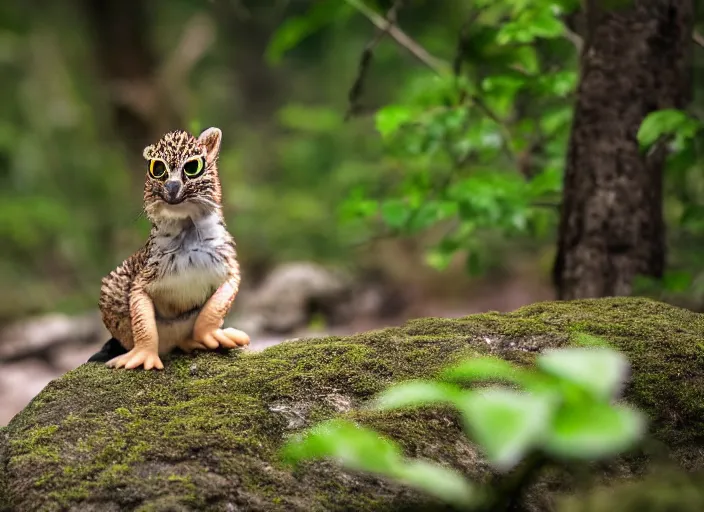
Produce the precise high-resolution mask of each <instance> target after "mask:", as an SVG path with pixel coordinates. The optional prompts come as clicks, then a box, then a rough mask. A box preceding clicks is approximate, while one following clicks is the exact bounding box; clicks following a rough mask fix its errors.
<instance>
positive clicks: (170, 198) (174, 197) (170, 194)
mask: <svg viewBox="0 0 704 512" xmlns="http://www.w3.org/2000/svg"><path fill="white" fill-rule="evenodd" d="M164 191H165V192H166V201H167V202H168V203H171V204H174V203H177V202H178V194H179V192H181V182H180V181H178V180H168V181H167V182H166V183H164Z"/></svg>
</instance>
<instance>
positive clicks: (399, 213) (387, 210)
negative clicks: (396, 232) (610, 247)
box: [381, 199, 410, 229]
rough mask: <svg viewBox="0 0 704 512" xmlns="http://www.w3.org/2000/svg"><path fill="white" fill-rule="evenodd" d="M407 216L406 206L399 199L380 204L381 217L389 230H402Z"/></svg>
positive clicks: (408, 212) (408, 213) (408, 214)
mask: <svg viewBox="0 0 704 512" xmlns="http://www.w3.org/2000/svg"><path fill="white" fill-rule="evenodd" d="M409 216H410V211H409V209H408V206H407V205H406V203H405V202H404V201H403V200H401V199H388V200H386V201H384V202H382V203H381V217H382V219H383V220H384V222H385V223H386V225H387V226H389V227H390V228H395V229H399V228H402V227H403V226H404V225H405V224H406V221H407V220H408V217H409Z"/></svg>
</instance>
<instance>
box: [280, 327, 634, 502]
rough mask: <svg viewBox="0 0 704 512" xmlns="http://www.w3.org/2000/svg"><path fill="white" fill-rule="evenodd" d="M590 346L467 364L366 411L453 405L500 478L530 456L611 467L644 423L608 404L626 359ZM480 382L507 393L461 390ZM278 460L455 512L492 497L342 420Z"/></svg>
mask: <svg viewBox="0 0 704 512" xmlns="http://www.w3.org/2000/svg"><path fill="white" fill-rule="evenodd" d="M589 338H590V339H589V340H587V341H588V342H589V345H591V346H590V347H572V348H565V349H553V350H549V351H546V352H544V353H542V354H541V355H539V356H538V357H537V361H536V365H535V368H533V369H529V368H520V367H517V366H515V365H514V364H512V363H509V362H507V361H504V360H501V359H498V358H495V357H491V356H483V357H476V358H473V359H469V360H465V361H462V362H460V363H458V364H456V365H454V366H452V367H450V368H447V369H446V370H444V371H443V372H442V374H441V378H442V379H443V380H441V381H429V380H415V381H407V382H403V383H400V384H396V385H394V386H392V387H390V388H389V389H387V390H386V391H384V392H382V393H381V394H380V395H379V396H378V397H377V398H376V399H375V400H374V401H373V403H372V405H371V408H372V409H373V410H379V411H389V410H395V409H401V408H409V407H428V406H437V405H450V406H452V407H454V408H455V409H457V410H458V411H459V413H460V415H461V417H462V423H463V425H464V429H465V432H466V433H467V435H468V437H469V438H470V439H471V440H472V441H474V442H475V443H476V444H477V445H478V446H479V447H480V448H481V450H482V451H483V453H484V455H485V456H486V458H487V460H488V462H489V463H490V464H491V465H492V466H493V467H494V468H495V469H496V470H497V471H499V472H502V473H505V472H508V471H510V470H512V469H514V468H515V467H516V466H517V465H518V464H519V463H520V462H521V461H522V460H523V459H525V458H527V457H529V456H534V455H536V454H537V455H540V456H542V457H545V458H547V459H549V460H551V461H552V462H553V463H559V462H560V461H563V460H570V459H572V460H576V461H591V460H598V459H604V458H609V457H613V456H615V455H618V454H619V453H621V452H623V451H625V450H628V449H629V448H631V447H632V446H633V445H634V444H635V443H636V442H637V441H639V440H640V438H641V437H642V436H643V434H644V430H645V425H646V423H645V417H644V416H643V414H642V413H640V412H639V411H637V410H635V409H633V408H631V407H629V406H627V405H624V404H620V403H619V404H617V403H614V400H615V399H616V398H617V397H618V395H619V393H620V391H621V388H622V387H623V384H624V382H625V379H626V378H627V376H628V371H629V365H628V362H627V360H626V359H625V357H624V356H623V355H621V354H620V353H619V352H616V351H614V350H612V349H610V348H608V347H606V346H605V345H604V343H603V342H601V343H599V342H598V341H599V340H598V338H594V337H593V336H589ZM584 341H585V340H582V342H584ZM581 344H582V345H584V343H581ZM483 381H487V382H489V383H491V382H496V381H503V382H505V383H509V384H512V385H513V387H511V388H507V387H498V386H496V385H489V386H488V387H486V386H484V387H480V388H469V389H467V388H466V387H464V386H462V385H463V384H465V385H466V384H475V383H480V382H483ZM283 456H284V458H285V459H286V460H287V461H288V462H289V463H291V464H298V463H300V462H302V461H304V460H308V459H319V458H326V457H331V458H333V459H335V460H337V461H338V462H340V463H341V464H342V465H343V466H344V467H346V468H348V469H351V470H357V471H360V470H361V471H366V472H371V473H376V474H379V475H382V476H384V477H387V478H391V479H394V480H396V481H399V482H401V483H405V484H407V485H410V486H413V487H415V488H417V489H420V490H423V491H425V492H428V493H429V494H431V495H433V496H435V497H437V498H440V499H444V500H446V501H448V502H450V503H453V504H455V505H465V506H469V505H472V506H476V505H478V504H481V503H482V500H485V499H486V497H487V496H491V489H488V490H485V489H483V488H482V487H481V486H479V485H478V484H474V483H470V482H468V481H467V480H466V479H464V478H463V477H462V476H461V475H460V474H458V473H455V472H453V471H452V470H448V469H446V468H443V467H441V466H437V465H433V464H432V463H429V462H426V461H414V460H409V459H406V458H404V457H403V456H402V455H401V454H400V450H399V448H398V446H397V445H396V444H395V443H394V442H393V441H391V440H389V439H386V438H384V437H383V436H380V435H379V434H376V433H375V432H374V431H372V430H369V429H367V428H365V427H361V426H359V425H357V424H355V423H354V422H352V421H349V420H344V419H336V420H332V421H329V422H326V423H323V424H321V425H317V426H315V427H313V428H311V429H309V430H306V431H304V432H303V433H302V434H299V435H297V436H295V437H294V438H293V439H291V440H289V442H288V443H287V444H286V445H285V446H284V448H283ZM439 481H443V485H442V487H440V486H438V485H437V483H436V482H439ZM511 492H517V490H516V489H512V490H511ZM495 499H496V498H495Z"/></svg>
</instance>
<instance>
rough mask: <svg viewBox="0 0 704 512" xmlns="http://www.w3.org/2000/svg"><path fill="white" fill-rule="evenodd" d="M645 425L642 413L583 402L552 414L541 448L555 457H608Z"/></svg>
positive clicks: (630, 442) (636, 436)
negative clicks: (549, 427) (549, 430)
mask: <svg viewBox="0 0 704 512" xmlns="http://www.w3.org/2000/svg"><path fill="white" fill-rule="evenodd" d="M645 426H646V422H645V417H644V416H643V415H642V414H641V413H640V412H638V411H636V410H634V409H631V408H629V407H626V406H618V405H617V406H612V405H610V404H608V403H605V402H587V403H584V404H580V405H579V406H578V407H577V406H576V407H565V408H563V409H561V410H560V411H559V412H558V413H557V415H556V417H555V420H554V423H553V427H552V430H551V432H550V434H549V437H548V439H547V441H546V445H545V449H546V451H547V452H548V453H550V454H551V455H554V456H558V457H569V458H577V459H589V460H594V459H600V458H604V457H609V456H613V455H617V454H619V453H621V452H622V451H624V450H627V449H629V448H631V447H632V446H633V444H634V443H635V442H636V441H638V440H639V439H640V437H641V436H642V435H643V433H644V432H645Z"/></svg>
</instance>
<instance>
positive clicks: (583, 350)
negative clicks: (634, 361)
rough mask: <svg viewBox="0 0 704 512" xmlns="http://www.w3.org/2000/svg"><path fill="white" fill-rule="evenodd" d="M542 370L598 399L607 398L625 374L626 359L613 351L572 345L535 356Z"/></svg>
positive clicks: (617, 388) (620, 383)
mask: <svg viewBox="0 0 704 512" xmlns="http://www.w3.org/2000/svg"><path fill="white" fill-rule="evenodd" d="M537 366H538V368H540V369H541V370H543V371H544V372H546V373H548V374H551V375H554V376H556V377H559V378H561V379H564V380H566V381H569V382H572V383H573V384H576V385H578V386H579V387H581V388H582V389H584V390H585V391H587V392H589V393H591V394H593V395H594V396H595V397H596V398H599V399H609V398H611V397H612V396H614V395H615V394H616V393H617V392H618V391H619V390H620V388H621V386H622V384H623V382H624V380H625V379H626V376H627V374H628V369H629V364H628V360H626V358H625V357H624V356H623V355H622V354H620V353H619V352H616V351H614V350H611V349H608V348H600V347H575V348H564V349H559V350H558V349H555V350H547V351H545V352H544V353H543V354H541V355H540V356H538V360H537Z"/></svg>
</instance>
